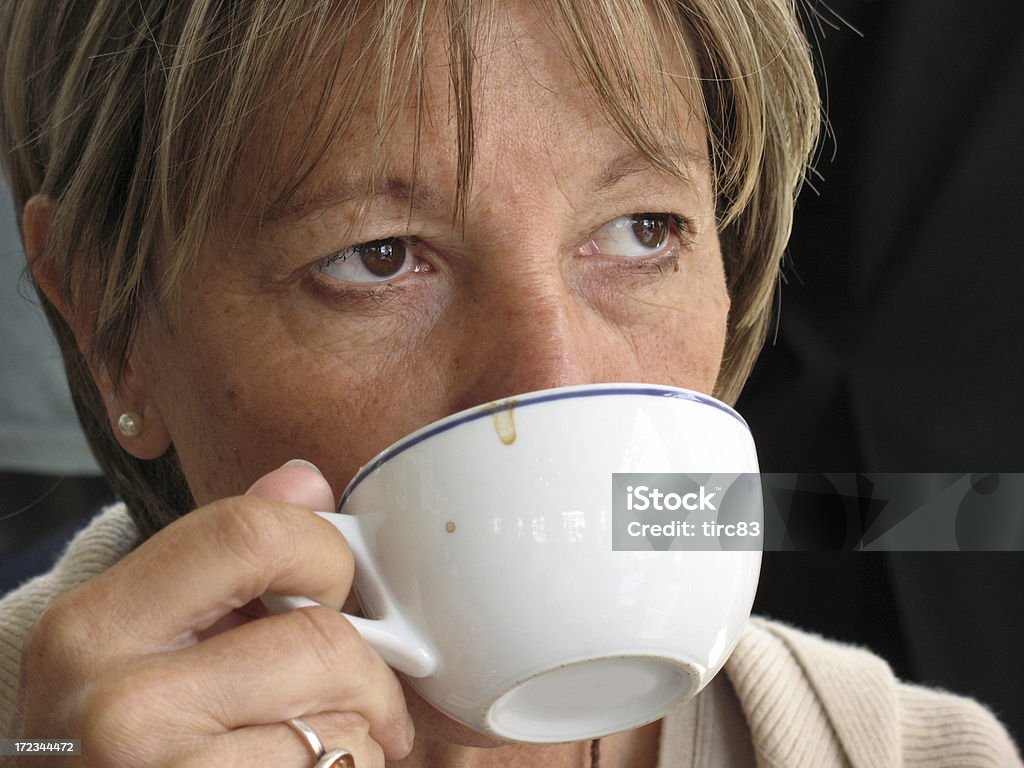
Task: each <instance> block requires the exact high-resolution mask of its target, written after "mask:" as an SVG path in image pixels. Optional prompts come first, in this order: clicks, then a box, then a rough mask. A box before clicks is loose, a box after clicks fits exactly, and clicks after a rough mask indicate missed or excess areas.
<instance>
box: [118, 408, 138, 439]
mask: <svg viewBox="0 0 1024 768" xmlns="http://www.w3.org/2000/svg"><path fill="white" fill-rule="evenodd" d="M117 429H118V431H119V432H120V433H121V434H122V435H124V436H125V437H138V436H139V435H140V434H141V433H142V417H141V416H140V415H139V414H137V413H136V412H135V411H125V412H124V413H122V414H121V415H120V416H119V417H118V419H117Z"/></svg>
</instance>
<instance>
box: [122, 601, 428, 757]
mask: <svg viewBox="0 0 1024 768" xmlns="http://www.w3.org/2000/svg"><path fill="white" fill-rule="evenodd" d="M172 656H173V657H174V658H173V659H169V661H171V663H172V664H173V666H174V668H175V670H176V673H175V675H174V676H172V677H170V678H168V676H167V675H166V673H165V672H164V671H163V670H162V669H156V668H154V669H153V673H154V675H156V676H157V679H158V680H159V681H160V683H159V684H160V685H161V686H162V689H161V698H162V699H164V700H166V701H181V700H185V699H187V700H189V701H190V709H191V712H190V714H189V715H188V718H189V723H190V724H193V725H194V724H195V722H196V717H197V716H200V717H201V716H202V715H205V716H206V722H207V728H209V729H210V730H211V732H217V731H230V730H234V729H236V728H240V727H244V726H248V725H253V724H268V723H275V722H278V721H280V720H282V719H283V718H287V717H298V716H301V715H303V714H304V713H308V712H324V711H336V712H355V713H358V714H359V715H360V716H361V717H362V718H363V719H364V720H365V721H366V722H367V724H368V727H369V731H370V734H371V735H372V736H373V739H374V741H376V742H377V743H378V744H380V745H382V747H384V749H385V751H386V752H388V754H396V753H398V752H401V751H402V750H403V749H405V748H406V746H407V744H408V741H409V740H410V739H411V729H412V723H411V719H410V717H409V713H408V710H407V708H406V704H405V696H404V694H403V692H402V687H401V684H400V683H399V681H398V678H397V677H396V676H395V673H394V672H393V671H392V670H391V669H390V668H389V667H388V666H387V664H385V663H384V661H383V660H382V659H381V658H380V656H378V655H377V653H376V652H375V651H374V650H373V649H372V648H370V647H369V646H368V645H367V644H366V643H365V641H364V640H363V639H362V638H361V637H360V636H359V634H358V633H357V632H356V630H355V629H354V628H353V627H352V625H351V624H350V623H349V622H348V620H347V619H345V617H343V616H342V615H341V614H339V613H337V612H336V611H333V610H330V609H327V608H305V609H301V610H298V611H293V612H291V613H287V614H283V615H280V616H271V617H268V618H265V619H261V620H259V621H254V622H250V623H249V624H246V625H243V626H241V627H237V628H235V629H233V630H231V631H229V632H226V633H224V634H221V635H218V636H217V637H214V638H211V639H209V640H206V641H205V642H203V643H201V644H199V645H196V646H193V647H191V648H187V649H184V650H181V651H177V652H175V653H174V654H172ZM140 682H145V681H140ZM343 746H344V745H343Z"/></svg>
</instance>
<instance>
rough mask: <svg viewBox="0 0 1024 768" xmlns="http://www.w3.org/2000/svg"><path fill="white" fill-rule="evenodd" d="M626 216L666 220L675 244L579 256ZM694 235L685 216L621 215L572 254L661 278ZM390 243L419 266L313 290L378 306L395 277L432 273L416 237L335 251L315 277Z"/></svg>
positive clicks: (328, 280) (323, 282) (321, 281)
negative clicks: (644, 251)
mask: <svg viewBox="0 0 1024 768" xmlns="http://www.w3.org/2000/svg"><path fill="white" fill-rule="evenodd" d="M630 217H631V218H633V219H634V220H641V219H642V218H644V217H650V218H659V219H664V220H666V221H667V222H668V223H669V224H670V226H671V230H670V231H669V232H668V233H667V234H666V237H665V241H666V243H667V241H668V240H669V239H671V238H674V239H675V240H676V242H675V243H672V244H671V245H668V246H666V244H662V245H661V246H659V250H658V252H656V253H653V254H650V255H648V256H636V257H629V256H621V255H616V254H604V253H601V252H600V250H598V251H597V253H595V254H580V251H581V250H583V249H584V248H586V247H587V246H588V245H594V246H595V247H597V246H596V242H595V239H594V238H595V237H596V236H598V233H600V232H602V231H603V230H604V229H605V228H607V227H609V226H611V225H612V224H614V223H615V222H618V221H619V220H621V219H626V218H630ZM695 235H696V232H695V228H694V225H693V222H692V220H690V219H688V218H687V217H685V216H681V215H679V214H674V213H665V212H659V213H653V212H638V213H629V214H623V215H622V216H618V217H616V218H615V219H610V220H609V221H607V222H605V224H602V225H601V227H599V228H598V229H597V230H594V233H593V234H592V236H591V238H590V239H589V240H588V242H587V243H586V244H584V245H582V246H580V247H578V248H577V249H576V252H577V254H579V255H580V257H581V258H590V257H592V256H602V257H607V258H608V259H610V260H612V259H614V260H615V261H617V262H618V269H619V271H620V272H622V273H623V274H627V275H642V274H658V275H663V274H664V273H665V271H666V268H667V267H671V268H672V271H673V272H678V271H679V258H680V252H681V250H682V249H683V248H684V247H688V246H690V245H692V243H693V242H694V239H695ZM390 243H401V244H402V245H403V247H405V248H407V249H408V254H409V255H408V257H407V258H411V259H414V260H417V261H418V262H419V263H418V264H416V265H414V266H413V267H412V268H411V269H409V270H406V271H403V272H401V273H399V274H397V275H396V276H395V277H394V278H385V279H383V280H381V281H359V282H355V281H352V282H349V281H344V280H340V279H338V278H333V277H329V276H327V277H324V278H318V279H316V280H315V281H314V282H315V283H316V287H317V288H318V289H319V290H321V291H323V292H325V293H327V294H329V295H331V296H333V297H336V298H340V299H345V300H360V301H370V302H373V303H375V304H379V303H380V302H382V301H383V300H385V299H387V298H389V297H391V296H393V295H395V294H396V293H397V292H399V291H401V290H403V288H404V286H401V285H396V282H397V281H398V278H400V277H402V276H403V275H405V274H406V273H407V272H416V273H430V272H433V271H434V269H433V267H431V266H430V264H429V263H428V262H425V261H423V260H422V259H420V257H419V256H418V255H417V253H416V251H417V250H418V249H417V248H416V246H417V245H419V244H420V243H421V240H420V239H419V238H417V237H396V238H383V239H379V240H372V241H366V242H363V243H357V244H356V245H353V246H349V247H347V248H344V249H342V250H339V251H336V252H334V253H332V254H330V255H329V256H327V257H325V258H323V259H321V260H320V261H319V262H317V264H316V265H315V272H316V273H317V274H318V275H319V273H322V272H324V271H325V270H327V269H328V268H329V267H331V266H332V265H334V264H336V263H338V262H339V261H340V262H345V261H347V260H348V259H349V258H352V257H354V256H359V255H361V254H364V253H366V252H369V251H371V250H372V249H373V247H374V246H377V247H383V246H384V245H385V244H390Z"/></svg>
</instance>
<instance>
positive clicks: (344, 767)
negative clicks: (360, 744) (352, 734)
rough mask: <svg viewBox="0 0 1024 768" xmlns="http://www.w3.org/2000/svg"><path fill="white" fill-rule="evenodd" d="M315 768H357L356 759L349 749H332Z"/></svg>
mask: <svg viewBox="0 0 1024 768" xmlns="http://www.w3.org/2000/svg"><path fill="white" fill-rule="evenodd" d="M315 768H356V759H355V758H354V757H353V756H352V753H351V752H349V751H348V750H347V749H332V750H331V751H330V752H327V753H326V754H325V755H323V757H321V758H320V759H319V760H318V761H317V764H316V766H315Z"/></svg>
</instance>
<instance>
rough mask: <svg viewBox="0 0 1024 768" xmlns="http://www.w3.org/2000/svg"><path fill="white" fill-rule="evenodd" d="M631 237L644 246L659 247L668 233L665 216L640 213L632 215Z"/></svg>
mask: <svg viewBox="0 0 1024 768" xmlns="http://www.w3.org/2000/svg"><path fill="white" fill-rule="evenodd" d="M632 230H633V237H635V238H636V241H637V242H638V243H640V245H642V246H643V247H644V248H651V249H657V248H661V247H662V246H663V245H664V244H665V241H666V240H667V239H668V235H669V223H668V219H667V218H666V217H665V216H655V215H652V214H649V213H642V214H639V215H637V216H634V217H633V226H632Z"/></svg>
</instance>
